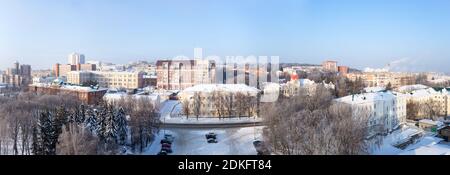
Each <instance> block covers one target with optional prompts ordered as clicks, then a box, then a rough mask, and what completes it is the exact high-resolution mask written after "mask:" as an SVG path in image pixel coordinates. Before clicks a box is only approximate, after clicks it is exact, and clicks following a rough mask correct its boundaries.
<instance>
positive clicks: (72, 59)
mask: <svg viewBox="0 0 450 175" xmlns="http://www.w3.org/2000/svg"><path fill="white" fill-rule="evenodd" d="M67 61H68V63H69V64H71V65H78V64H85V57H84V55H83V54H79V53H71V54H69V56H68V57H67Z"/></svg>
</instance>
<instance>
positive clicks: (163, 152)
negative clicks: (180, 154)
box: [158, 150, 167, 156]
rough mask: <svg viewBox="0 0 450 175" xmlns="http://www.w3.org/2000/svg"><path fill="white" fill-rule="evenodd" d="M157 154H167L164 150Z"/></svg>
mask: <svg viewBox="0 0 450 175" xmlns="http://www.w3.org/2000/svg"><path fill="white" fill-rule="evenodd" d="M158 155H163V156H165V155H167V152H166V151H165V150H161V151H160V152H159V153H158Z"/></svg>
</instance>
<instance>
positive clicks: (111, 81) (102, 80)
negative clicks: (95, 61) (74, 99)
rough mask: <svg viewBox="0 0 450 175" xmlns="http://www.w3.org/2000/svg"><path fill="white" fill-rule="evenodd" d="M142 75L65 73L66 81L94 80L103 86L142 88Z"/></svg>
mask: <svg viewBox="0 0 450 175" xmlns="http://www.w3.org/2000/svg"><path fill="white" fill-rule="evenodd" d="M143 76H144V73H142V72H125V71H123V72H104V71H71V72H68V73H67V82H68V83H71V84H83V83H86V82H88V81H94V82H98V84H99V86H100V87H105V88H125V89H137V88H143V85H144V80H143Z"/></svg>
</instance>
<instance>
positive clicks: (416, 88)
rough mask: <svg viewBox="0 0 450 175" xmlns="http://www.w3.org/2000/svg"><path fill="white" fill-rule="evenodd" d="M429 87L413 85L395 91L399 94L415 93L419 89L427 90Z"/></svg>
mask: <svg viewBox="0 0 450 175" xmlns="http://www.w3.org/2000/svg"><path fill="white" fill-rule="evenodd" d="M428 88H430V87H428V86H425V85H422V84H415V85H407V86H402V87H399V88H398V89H397V90H398V91H399V92H410V91H415V90H420V89H428Z"/></svg>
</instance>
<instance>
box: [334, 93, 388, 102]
mask: <svg viewBox="0 0 450 175" xmlns="http://www.w3.org/2000/svg"><path fill="white" fill-rule="evenodd" d="M395 98H396V95H394V94H393V93H391V92H389V91H388V92H371V93H363V94H355V95H348V96H345V97H341V98H338V99H336V101H338V102H343V103H347V104H360V103H366V102H373V101H384V100H392V99H395Z"/></svg>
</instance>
